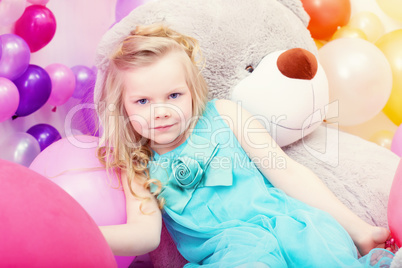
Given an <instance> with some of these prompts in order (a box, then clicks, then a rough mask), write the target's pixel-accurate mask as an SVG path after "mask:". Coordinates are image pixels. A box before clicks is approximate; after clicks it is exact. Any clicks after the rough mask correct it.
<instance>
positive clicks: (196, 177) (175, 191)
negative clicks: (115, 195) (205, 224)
mask: <svg viewBox="0 0 402 268" xmlns="http://www.w3.org/2000/svg"><path fill="white" fill-rule="evenodd" d="M181 146H184V148H183V150H182V151H181V152H180V151H179V150H178V151H175V152H176V153H177V155H174V156H172V154H170V153H167V154H163V155H158V154H156V153H155V155H154V160H153V161H150V162H149V163H148V169H149V173H150V177H151V178H152V179H158V180H160V181H161V183H162V191H161V193H160V194H159V195H158V198H162V197H163V198H165V201H166V204H165V207H167V208H169V209H170V210H172V211H174V212H176V213H178V214H181V213H182V212H183V210H184V208H185V207H186V205H187V203H188V202H189V201H190V199H191V197H192V196H193V193H194V191H195V190H196V189H197V188H201V187H207V186H230V185H232V183H233V177H232V169H231V168H227V167H226V168H221V167H220V165H219V163H220V159H219V157H217V156H216V154H217V152H218V150H219V143H217V144H213V143H212V142H210V141H209V140H208V139H205V138H203V137H201V136H198V135H195V134H193V135H191V136H190V138H189V139H188V140H187V141H186V142H185V144H183V145H181ZM194 149H195V150H194ZM212 162H213V163H214V164H212V165H211V163H212ZM225 164H227V163H225ZM156 189H157V187H156V185H151V191H152V192H154V191H156Z"/></svg>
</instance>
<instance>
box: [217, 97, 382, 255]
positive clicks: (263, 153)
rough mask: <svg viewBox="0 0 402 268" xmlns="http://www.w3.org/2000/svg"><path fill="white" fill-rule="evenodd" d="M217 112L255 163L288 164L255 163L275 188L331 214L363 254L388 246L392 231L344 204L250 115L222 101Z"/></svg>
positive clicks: (232, 104) (233, 104) (231, 103)
mask: <svg viewBox="0 0 402 268" xmlns="http://www.w3.org/2000/svg"><path fill="white" fill-rule="evenodd" d="M216 108H217V110H218V112H219V113H220V114H221V115H222V116H223V118H226V119H228V120H230V121H231V122H228V125H229V126H230V128H231V129H232V130H233V132H234V134H235V136H236V138H237V139H238V140H239V142H240V144H241V146H242V148H243V149H244V150H245V152H246V153H247V154H248V156H249V157H250V158H251V159H260V160H264V159H266V160H268V161H270V159H269V158H267V157H268V156H271V159H272V157H276V158H277V160H278V159H279V160H281V161H280V162H281V163H285V165H284V166H285V168H284V167H283V166H280V167H275V166H271V167H267V163H266V162H264V161H255V164H256V165H257V167H258V168H259V169H260V171H261V172H262V173H263V174H264V176H265V177H266V178H268V179H269V181H270V182H271V183H272V185H274V186H275V187H276V188H279V189H281V190H283V191H284V192H285V193H286V194H287V195H289V196H291V197H293V198H296V199H298V200H300V201H302V202H304V203H306V204H308V205H311V206H314V207H316V208H319V209H321V210H324V211H326V212H328V213H329V214H331V215H332V216H333V217H334V218H335V219H336V220H337V221H338V222H339V223H340V224H341V225H342V226H343V227H344V228H345V229H346V231H347V232H348V233H349V235H350V236H351V237H352V239H353V241H354V242H355V244H356V246H357V247H358V249H359V251H360V253H361V254H363V255H364V254H366V253H368V251H369V250H371V249H372V248H374V247H377V246H383V245H384V242H385V241H386V240H387V238H388V237H389V232H388V230H386V229H384V228H376V227H374V226H371V225H369V224H368V223H366V222H364V221H363V220H362V219H360V218H359V217H358V216H357V215H356V214H354V213H353V212H352V211H351V210H350V209H349V208H347V207H346V206H345V205H344V204H343V203H341V202H340V201H339V200H338V198H337V197H336V196H335V195H334V194H333V193H332V192H331V191H330V190H329V189H328V188H327V187H326V185H325V184H324V183H323V182H322V181H321V180H320V179H319V178H318V177H317V176H316V175H315V174H314V173H313V172H312V171H310V170H309V169H308V168H306V167H305V166H303V165H301V164H299V163H297V162H296V161H294V160H292V159H291V158H290V157H288V156H287V155H286V154H285V153H284V152H283V151H282V149H281V148H280V147H279V146H278V145H277V144H276V142H275V141H274V140H273V139H272V137H271V136H270V135H269V133H268V131H267V130H266V129H265V127H264V126H263V125H262V124H261V123H260V122H259V121H257V120H256V119H253V116H252V115H251V114H250V113H248V112H247V111H245V110H244V109H242V108H241V107H240V106H238V105H237V104H235V103H234V102H232V101H228V100H218V101H217V102H216ZM277 162H278V161H277ZM261 164H263V165H261Z"/></svg>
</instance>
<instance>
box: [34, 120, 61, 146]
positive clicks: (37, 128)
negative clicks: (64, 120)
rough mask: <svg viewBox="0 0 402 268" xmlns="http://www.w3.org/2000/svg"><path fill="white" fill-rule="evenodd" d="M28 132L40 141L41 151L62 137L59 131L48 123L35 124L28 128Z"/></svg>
mask: <svg viewBox="0 0 402 268" xmlns="http://www.w3.org/2000/svg"><path fill="white" fill-rule="evenodd" d="M27 133H28V134H31V135H32V136H33V137H34V138H35V139H36V140H37V141H38V143H39V146H40V151H43V150H44V149H45V148H46V147H48V146H49V145H50V144H52V143H53V142H55V141H58V140H60V139H61V135H60V133H59V131H58V130H57V129H56V128H54V127H53V126H51V125H48V124H37V125H34V126H32V127H30V128H29V129H28V130H27Z"/></svg>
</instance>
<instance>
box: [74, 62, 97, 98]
mask: <svg viewBox="0 0 402 268" xmlns="http://www.w3.org/2000/svg"><path fill="white" fill-rule="evenodd" d="M71 70H72V71H73V73H74V75H75V81H76V83H75V90H74V93H73V97H74V98H77V99H82V98H83V97H84V96H85V95H86V94H87V93H88V92H89V91H90V90H93V88H94V86H95V81H96V73H95V72H94V70H92V69H91V68H89V67H86V66H84V65H76V66H73V67H72V68H71Z"/></svg>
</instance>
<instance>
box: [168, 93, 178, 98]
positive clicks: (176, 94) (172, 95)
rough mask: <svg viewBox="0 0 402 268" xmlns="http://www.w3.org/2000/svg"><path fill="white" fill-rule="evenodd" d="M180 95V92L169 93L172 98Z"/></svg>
mask: <svg viewBox="0 0 402 268" xmlns="http://www.w3.org/2000/svg"><path fill="white" fill-rule="evenodd" d="M179 96H180V93H172V94H170V95H169V97H170V98H171V99H177V98H178V97H179Z"/></svg>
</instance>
